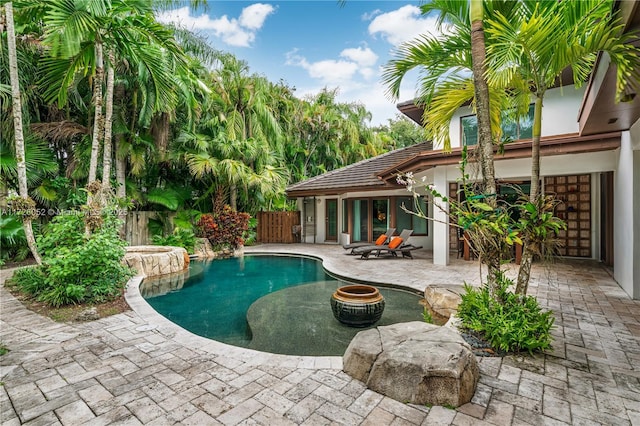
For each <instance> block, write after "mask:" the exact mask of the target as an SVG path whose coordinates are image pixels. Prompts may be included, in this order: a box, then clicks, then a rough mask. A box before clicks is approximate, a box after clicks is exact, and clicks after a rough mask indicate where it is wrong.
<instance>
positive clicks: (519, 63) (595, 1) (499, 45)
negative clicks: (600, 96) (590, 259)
mask: <svg viewBox="0 0 640 426" xmlns="http://www.w3.org/2000/svg"><path fill="white" fill-rule="evenodd" d="M514 3H515V10H513V11H512V13H510V14H503V13H501V12H500V11H497V12H496V13H495V14H494V16H493V17H492V18H490V19H489V20H488V21H487V23H488V27H487V30H486V31H487V33H489V34H490V36H491V38H492V43H491V44H490V45H489V46H488V48H487V54H488V74H487V75H488V80H489V83H490V84H493V85H499V86H503V87H504V86H509V85H520V86H522V85H526V86H528V87H530V88H531V94H532V96H533V98H534V100H535V109H534V118H533V140H532V149H531V152H532V153H531V156H532V159H531V160H532V161H531V192H530V194H529V197H530V200H531V201H532V202H533V203H534V204H535V202H536V201H537V199H538V197H539V196H540V189H539V181H540V135H541V129H542V105H543V101H544V96H545V94H546V92H547V90H548V89H550V88H552V87H554V85H555V84H556V81H557V79H558V78H559V77H560V75H561V73H562V71H563V70H564V69H565V68H567V67H571V69H572V71H573V80H574V84H575V85H576V86H580V85H582V84H583V83H584V82H586V80H587V78H588V76H589V74H590V72H591V70H592V69H593V66H594V63H595V60H596V57H597V54H598V52H606V53H607V54H608V55H609V58H610V59H611V62H612V63H613V64H615V65H616V66H617V84H616V92H617V96H618V98H619V96H620V95H622V94H623V92H624V89H625V87H626V85H627V84H634V85H636V86H640V55H639V53H640V50H639V49H638V48H636V47H634V46H633V44H632V43H631V42H632V41H633V40H634V37H635V35H632V34H623V29H624V27H623V24H622V22H621V20H620V18H619V17H618V16H615V15H614V14H613V13H612V7H613V2H612V1H600V0H583V1H537V2H530V1H523V2H514ZM538 251H539V247H537V245H536V244H535V243H534V242H532V241H525V246H524V251H523V256H522V263H521V267H520V271H519V274H518V283H517V288H516V292H518V293H520V294H526V292H527V287H528V283H529V277H530V269H531V261H532V258H533V256H534V254H536V253H537V252H538Z"/></svg>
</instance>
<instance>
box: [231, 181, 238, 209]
mask: <svg viewBox="0 0 640 426" xmlns="http://www.w3.org/2000/svg"><path fill="white" fill-rule="evenodd" d="M229 205H230V206H231V208H232V209H233V210H234V211H237V210H238V187H237V186H236V184H231V186H230V187H229Z"/></svg>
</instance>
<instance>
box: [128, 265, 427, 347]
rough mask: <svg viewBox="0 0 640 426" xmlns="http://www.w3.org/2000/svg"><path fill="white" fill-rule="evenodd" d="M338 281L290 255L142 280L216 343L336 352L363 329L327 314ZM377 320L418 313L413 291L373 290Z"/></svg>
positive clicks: (159, 307)
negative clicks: (381, 300)
mask: <svg viewBox="0 0 640 426" xmlns="http://www.w3.org/2000/svg"><path fill="white" fill-rule="evenodd" d="M343 284H344V283H343V282H340V281H337V280H335V279H334V278H332V277H331V276H329V275H328V274H326V273H325V271H324V269H323V267H322V264H321V262H319V261H316V260H313V259H309V258H304V257H295V256H272V255H269V256H266V255H265V256H255V255H254V256H244V257H240V258H230V259H223V260H214V261H209V262H198V261H195V262H192V264H191V267H190V269H189V272H188V273H187V274H186V275H174V276H170V277H168V278H160V279H145V280H144V282H143V283H142V285H141V287H140V291H141V293H142V296H143V297H144V298H145V299H146V300H147V302H148V303H149V304H150V305H151V306H152V307H153V308H154V309H155V310H156V311H158V312H159V313H160V314H162V315H163V316H165V317H166V318H168V319H169V320H171V321H172V322H174V323H176V324H178V325H180V326H181V327H183V328H185V329H187V330H189V331H191V332H193V333H195V334H198V335H200V336H204V337H208V338H211V339H215V340H218V341H220V342H224V343H228V344H232V345H235V346H241V347H246V348H252V349H257V350H261V351H267V352H272V353H282V354H289V355H341V354H343V353H344V350H345V349H346V347H347V345H348V344H349V341H350V340H351V339H352V338H353V337H354V336H355V334H356V333H357V332H358V331H361V330H362V329H357V328H352V327H348V326H345V325H343V324H341V323H339V322H338V321H336V320H335V319H334V318H333V314H332V311H331V306H330V303H329V299H330V297H331V294H332V293H333V292H334V291H335V289H337V288H338V287H339V286H340V285H343ZM380 291H381V293H382V294H383V296H384V297H385V299H386V307H385V313H384V314H383V317H382V319H381V320H380V321H379V322H378V323H377V324H376V325H387V324H393V323H395V322H403V321H419V320H421V318H422V310H423V308H422V306H421V305H420V304H419V301H420V299H421V298H420V297H419V296H417V295H415V294H412V293H407V292H404V291H397V290H392V289H382V288H381V289H380Z"/></svg>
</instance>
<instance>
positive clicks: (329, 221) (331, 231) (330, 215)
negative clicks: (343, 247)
mask: <svg viewBox="0 0 640 426" xmlns="http://www.w3.org/2000/svg"><path fill="white" fill-rule="evenodd" d="M325 222H326V225H327V226H326V231H327V235H326V237H325V239H326V240H327V241H338V200H337V199H335V198H331V199H327V203H326V215H325Z"/></svg>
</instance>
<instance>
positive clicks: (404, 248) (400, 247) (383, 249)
mask: <svg viewBox="0 0 640 426" xmlns="http://www.w3.org/2000/svg"><path fill="white" fill-rule="evenodd" d="M411 234H413V229H404V230H403V231H402V232H401V233H400V236H398V237H393V238H392V239H391V240H390V241H389V243H388V244H384V245H368V246H363V247H357V248H354V249H353V253H354V254H359V255H360V257H361V258H362V259H368V258H369V256H370V255H371V253H374V254H375V255H376V257H378V256H380V254H382V253H388V254H391V255H392V256H397V255H398V252H400V253H402V257H410V258H413V256H412V255H411V251H412V250H416V249H419V248H422V247H417V246H414V245H412V244H409V242H408V240H409V237H410V236H411ZM396 238H399V240H396ZM394 240H395V242H394Z"/></svg>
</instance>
